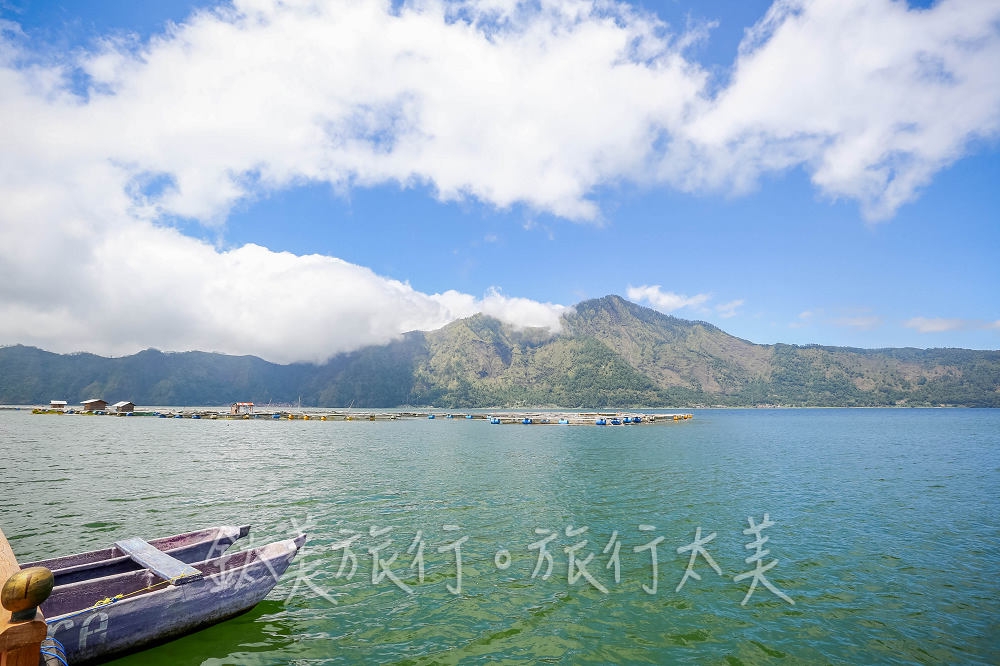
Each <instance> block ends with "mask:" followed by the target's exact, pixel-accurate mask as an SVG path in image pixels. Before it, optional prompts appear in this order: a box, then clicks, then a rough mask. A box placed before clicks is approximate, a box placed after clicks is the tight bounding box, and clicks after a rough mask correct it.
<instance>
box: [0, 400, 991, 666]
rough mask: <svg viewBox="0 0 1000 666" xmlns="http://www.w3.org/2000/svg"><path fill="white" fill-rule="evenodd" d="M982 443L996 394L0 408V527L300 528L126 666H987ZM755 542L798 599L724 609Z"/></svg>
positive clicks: (59, 535) (743, 587)
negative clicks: (607, 416) (433, 412)
mask: <svg viewBox="0 0 1000 666" xmlns="http://www.w3.org/2000/svg"><path fill="white" fill-rule="evenodd" d="M998 433H1000V413H997V412H996V411H991V410H976V411H971V410H775V411H753V410H745V411H723V410H720V411H704V412H700V413H697V414H696V416H695V418H694V419H693V420H691V421H687V422H683V423H678V424H668V425H656V426H649V425H642V426H634V427H607V428H598V427H558V426H530V427H529V426H506V425H505V426H491V425H488V424H486V423H484V422H482V421H467V420H464V419H462V420H438V421H428V420H413V421H406V420H402V421H391V422H388V421H379V422H320V421H292V422H288V421H280V422H279V421H253V420H251V421H206V420H202V421H192V420H182V419H155V418H131V419H113V418H96V417H92V418H85V417H71V416H65V417H63V416H60V417H52V416H36V415H31V414H28V413H26V412H0V455H2V456H3V457H4V459H5V460H6V461H8V465H9V470H8V471H7V473H6V474H5V475H4V479H3V480H2V481H0V493H2V494H3V499H4V500H5V501H4V503H3V504H2V505H0V524H2V525H3V528H4V531H5V532H6V533H7V535H8V537H9V538H10V540H11V544H12V545H13V547H14V549H15V551H16V552H17V553H18V555H19V557H20V558H21V559H22V560H25V561H27V560H31V559H38V558H42V557H48V556H52V555H56V554H65V553H69V552H78V551H82V550H88V549H91V548H97V547H102V546H106V545H107V544H108V543H110V542H111V541H113V540H115V539H118V538H123V537H126V536H130V535H139V536H144V537H147V538H152V537H156V536H164V535H167V534H173V533H178V532H184V531H188V530H191V529H196V528H199V527H205V526H209V525H215V524H242V523H251V524H253V526H254V528H253V531H252V533H251V537H250V538H248V539H246V540H244V541H245V543H240V544H238V545H237V546H236V547H237V548H240V547H242V548H246V547H249V546H251V545H259V544H262V543H265V542H267V541H271V540H274V539H278V538H285V537H286V536H288V535H289V534H292V533H294V532H296V531H298V530H300V529H304V530H305V531H307V532H308V533H309V542H308V544H307V545H306V547H305V549H304V550H303V551H302V552H301V553H300V556H299V558H298V559H297V560H296V561H295V562H294V563H293V565H292V567H291V568H290V569H289V570H288V572H287V573H286V574H285V576H284V578H283V580H282V582H281V584H280V585H279V586H278V587H277V588H275V590H274V592H272V594H271V595H270V597H269V598H268V600H267V601H265V602H264V603H262V604H260V605H259V606H257V607H256V608H255V609H254V610H253V611H252V612H250V613H248V614H246V615H244V616H242V617H239V618H236V619H234V620H231V621H228V622H226V623H223V624H221V625H217V626H215V627H211V628H208V629H206V630H204V631H201V632H199V633H197V634H194V635H192V636H189V637H186V638H184V639H181V640H179V641H175V642H172V643H169V644H167V645H164V646H161V647H159V648H155V649H153V650H149V651H146V652H144V653H142V654H140V655H133V656H130V657H126V658H123V659H121V660H119V661H118V662H115V663H116V664H120V665H123V666H124V665H128V664H136V665H138V664H140V663H141V664H143V666H149V665H150V664H151V663H152V664H157V663H163V664H166V663H170V664H212V665H214V666H217V665H223V664H288V663H295V664H323V663H342V662H343V663H356V662H380V663H413V664H431V663H473V662H480V661H490V660H499V661H523V662H547V661H563V662H565V661H570V662H573V663H595V664H596V663H664V662H674V663H676V662H680V663H704V662H723V661H724V662H727V663H732V664H738V663H745V664H750V663H761V662H769V661H774V660H782V659H790V660H792V661H794V662H802V661H810V662H811V661H846V662H876V661H877V662H888V663H927V662H963V661H981V662H985V663H990V662H994V663H995V662H997V661H998V660H1000V654H998V648H997V647H996V636H997V617H998V616H1000V612H998V611H1000V602H998V599H1000V594H998V591H1000V590H998V584H997V582H996V581H997V580H998V576H1000V545H998V544H1000V507H998V501H997V499H996V488H997V487H1000V483H998V481H1000V435H998ZM765 514H768V515H769V516H770V518H771V520H772V521H773V522H774V525H773V526H769V527H767V528H766V529H764V530H763V531H762V532H761V533H762V536H764V537H767V538H768V541H767V542H766V544H765V545H761V546H759V547H755V546H753V545H750V546H749V547H748V544H752V543H753V542H754V539H755V536H754V535H753V534H752V533H747V534H745V533H744V530H747V529H749V527H750V523H749V519H753V520H754V521H755V523H757V524H759V523H760V522H761V520H763V517H764V515H765ZM584 528H585V529H584ZM699 528H700V529H701V533H702V536H707V535H709V534H711V533H713V532H714V533H716V536H715V537H714V538H713V539H712V540H711V541H710V542H705V543H704V549H705V552H707V553H708V554H709V555H710V557H711V558H712V559H713V561H714V562H716V563H717V565H718V567H719V569H720V570H721V572H722V573H721V575H720V574H718V573H716V571H715V570H714V568H713V567H712V566H710V565H709V564H708V561H707V560H706V559H705V557H704V556H703V555H700V556H699V557H697V558H696V560H695V561H694V563H693V565H692V567H693V569H692V570H693V572H694V573H696V574H698V576H699V577H698V578H696V577H689V578H688V579H687V580H686V581H685V582H684V585H683V588H682V589H680V590H679V591H678V590H677V586H678V585H679V584H680V582H681V580H682V577H683V576H684V574H685V570H686V568H687V567H688V566H689V564H690V559H689V558H690V550H687V551H683V552H680V553H678V552H677V551H678V548H683V547H684V546H686V545H688V544H691V543H692V542H694V540H695V538H696V534H697V533H698V529H699ZM543 541H544V542H545V543H544V550H546V551H547V552H548V554H549V555H551V558H552V559H551V573H550V574H549V575H548V577H545V576H544V574H545V573H546V572H547V570H548V564H549V562H548V559H547V557H545V556H544V555H543V553H542V552H541V551H542V550H543V549H542V548H541V547H540V546H539V545H538V544H539V543H541V542H543ZM345 544H347V548H345ZM456 544H458V545H457V546H456ZM765 549H766V550H767V551H769V552H768V553H766V554H764V555H763V556H762V557H761V558H760V559H761V566H763V565H767V564H769V563H770V562H772V561H776V564H774V565H773V568H770V569H768V570H767V571H766V573H764V574H763V575H764V576H765V577H766V579H767V580H768V582H770V583H772V584H773V586H774V587H775V588H776V589H778V590H780V591H782V593H784V594H787V595H788V597H789V598H790V599H791V600H794V602H795V603H794V605H793V604H791V603H788V602H786V601H784V600H783V599H782V598H781V597H779V596H777V595H776V594H774V593H772V592H771V591H769V590H768V589H767V588H766V587H765V585H764V584H763V582H761V584H759V585H758V586H757V587H756V589H755V590H754V592H753V594H752V596H751V597H750V598H749V599H748V600H747V603H746V605H741V601H743V599H744V598H745V596H746V594H747V590H748V589H749V585H750V583H751V582H752V578H749V577H748V578H745V579H743V580H739V581H736V580H734V577H738V576H739V575H740V574H742V573H746V572H750V571H752V570H753V569H754V567H755V566H757V565H756V563H755V562H754V561H751V562H749V563H748V562H747V561H746V558H747V557H748V556H751V555H753V554H754V553H755V552H758V551H762V550H765ZM348 551H349V552H350V554H351V555H352V556H353V559H352V558H351V557H350V556H348ZM373 551H374V552H373ZM571 553H572V557H573V560H574V562H575V565H574V566H571V565H570V562H569V559H570V557H571ZM654 554H655V556H656V559H655V565H656V567H655V570H654V567H653V557H652V556H653V555H654ZM457 556H458V557H460V558H461V575H462V580H461V593H460V594H455V593H453V592H454V591H456V589H457V584H458V579H457V574H458V573H459V570H458V567H457V560H456V557H457ZM588 558H589V559H588ZM581 563H582V564H581ZM581 567H582V569H581ZM352 570H353V572H352ZM582 570H585V571H586V574H587V575H583V573H582ZM616 571H617V577H616ZM654 573H655V577H654ZM588 576H589V578H588ZM394 579H395V580H396V581H397V582H398V583H399V584H396V583H394ZM571 579H572V580H571ZM373 580H375V581H376V582H373ZM588 581H594V582H596V583H598V584H599V586H600V587H603V588H605V589H606V590H607V592H606V593H605V592H602V591H601V590H600V589H598V586H596V585H594V584H591V582H588ZM653 584H655V585H656V589H655V594H650V593H649V591H650V590H652V585H653ZM644 586H645V587H644Z"/></svg>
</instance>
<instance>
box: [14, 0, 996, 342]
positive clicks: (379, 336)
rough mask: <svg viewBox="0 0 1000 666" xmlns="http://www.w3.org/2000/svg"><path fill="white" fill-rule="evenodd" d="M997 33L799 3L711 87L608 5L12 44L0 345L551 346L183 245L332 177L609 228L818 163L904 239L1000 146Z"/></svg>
mask: <svg viewBox="0 0 1000 666" xmlns="http://www.w3.org/2000/svg"><path fill="white" fill-rule="evenodd" d="M998 24H1000V6H998V5H997V3H995V2H979V3H975V2H961V1H960V0H943V1H942V2H939V3H937V4H936V5H934V6H933V7H932V8H931V9H927V10H913V9H909V8H908V7H907V6H906V4H905V3H902V2H891V1H890V0H851V1H848V0H815V1H811V2H805V1H798V0H794V1H793V0H778V1H777V2H776V3H775V4H774V6H773V7H772V8H771V10H770V11H769V12H768V13H767V15H766V16H765V17H764V18H763V19H762V21H761V22H760V23H759V24H758V25H757V26H755V27H754V28H753V29H751V30H750V31H749V32H748V34H747V38H746V40H745V41H744V44H743V46H742V47H741V50H740V55H739V58H738V60H737V62H736V63H735V66H734V69H733V71H732V76H731V80H730V83H728V84H727V86H726V87H724V88H722V89H719V90H717V89H716V88H717V86H716V85H715V81H713V79H712V77H711V76H710V75H709V73H708V72H707V71H706V70H705V69H704V68H702V67H700V66H699V65H698V64H697V63H696V62H694V61H692V60H691V59H690V58H689V57H688V56H687V55H686V49H687V47H688V46H690V44H692V43H693V42H694V41H697V40H698V39H701V38H704V36H705V35H704V30H703V29H702V28H699V29H697V30H694V31H692V32H688V33H674V32H671V30H670V28H669V27H668V26H666V25H664V24H663V23H662V21H661V20H659V19H658V18H657V17H656V16H655V15H653V14H650V13H648V12H645V11H643V10H641V9H638V8H635V7H633V6H631V5H628V4H623V3H616V2H613V1H610V0H538V1H535V2H518V1H515V0H464V1H461V0H459V1H455V2H443V1H440V0H413V1H411V2H405V3H402V4H401V5H400V4H399V3H394V2H390V1H389V0H381V1H374V0H331V1H329V2H318V1H315V0H283V1H280V2H279V1H278V0H234V2H233V4H231V5H224V6H220V7H217V8H212V9H206V10H200V11H198V12H196V13H195V14H193V15H192V16H191V17H189V18H188V19H187V20H185V21H184V22H182V23H180V24H177V25H171V26H169V27H168V28H167V29H166V30H165V31H164V32H163V33H162V34H159V35H156V36H154V37H153V38H151V39H149V40H148V41H145V42H141V41H137V40H134V39H130V38H122V37H120V36H118V37H115V38H110V37H109V38H106V39H104V40H103V41H101V42H100V43H99V45H98V46H97V47H95V48H92V49H90V50H82V51H78V52H75V53H73V54H66V55H64V56H61V57H60V56H51V55H46V56H42V55H39V54H37V53H35V52H33V51H32V50H31V44H29V43H28V42H27V41H26V39H27V38H26V37H25V36H24V35H23V34H22V33H20V31H19V30H18V29H17V26H16V25H14V24H11V23H9V22H8V23H3V25H0V90H2V91H3V94H2V95H0V146H2V147H3V149H2V151H0V201H2V202H3V205H2V206H0V341H10V342H30V343H37V344H41V345H43V346H48V347H50V348H54V349H61V350H68V349H90V350H95V351H104V352H108V353H125V352H128V351H134V350H135V349H137V348H141V347H145V346H150V345H155V346H160V347H163V348H168V349H182V348H203V349H215V350H220V351H229V352H240V353H257V354H261V355H264V356H267V357H269V358H274V359H277V360H292V359H293V358H295V359H321V358H324V357H326V356H328V355H329V354H331V353H334V352H336V351H340V350H344V349H348V348H352V347H356V346H360V345H361V344H364V343H371V342H379V341H384V340H386V339H388V338H389V337H391V336H392V335H396V334H398V333H399V332H401V331H404V330H408V329H411V328H426V327H434V326H437V325H440V324H441V323H444V322H446V321H449V320H450V319H452V318H454V317H458V316H462V315H465V314H471V313H472V312H473V311H486V312H489V313H502V314H503V316H504V317H506V318H507V319H508V320H510V321H513V322H514V323H518V324H519V325H549V326H554V325H557V322H558V314H559V312H561V309H560V306H556V305H552V304H540V303H534V302H531V301H527V300H524V299H519V298H508V297H504V296H502V295H500V293H499V292H494V293H489V294H486V295H485V296H484V297H482V298H477V297H473V296H470V295H463V294H457V293H453V292H447V293H444V294H423V293H420V292H418V291H416V290H414V289H412V288H411V287H410V286H409V285H407V284H406V283H403V282H399V281H396V280H393V279H390V278H386V277H383V276H378V275H375V274H374V273H372V272H371V271H369V270H367V269H365V268H363V267H359V266H353V265H351V264H347V263H345V262H343V261H340V260H338V259H336V258H332V257H318V256H305V257H300V256H293V255H288V254H284V253H275V252H271V251H269V250H267V249H265V248H260V247H255V246H246V247H242V248H235V249H231V250H222V249H219V248H215V247H212V246H211V245H208V244H205V243H202V242H200V241H196V240H193V239H191V238H189V237H186V236H184V235H183V234H181V233H179V232H178V231H176V230H175V229H172V228H170V227H169V226H167V225H168V224H169V223H170V221H171V220H173V219H176V218H184V219H189V220H195V221H197V222H198V223H200V224H203V225H206V226H209V227H211V226H213V225H224V224H225V221H226V217H227V215H228V213H229V211H230V210H231V208H232V207H233V206H234V205H235V204H236V203H238V202H240V201H241V200H245V199H247V198H253V197H256V196H261V195H264V194H266V193H268V192H271V191H277V190H281V189H286V188H291V187H296V186H298V185H300V184H303V183H317V182H325V183H329V184H331V185H332V186H334V187H337V188H351V187H366V186H370V185H375V184H381V183H397V184H401V185H403V186H410V185H420V186H427V187H429V188H430V189H431V191H433V192H434V193H435V195H436V196H437V197H438V198H439V199H441V200H454V199H463V198H474V199H476V200H478V201H481V202H484V203H486V204H488V205H492V206H495V207H498V208H506V207H510V206H512V205H515V204H519V205H524V206H527V207H528V208H530V209H533V210H536V211H540V212H544V213H549V214H552V215H556V216H560V217H563V218H567V219H571V220H593V219H595V218H597V217H598V216H599V215H600V210H599V207H598V205H597V203H596V202H595V196H596V195H595V194H594V193H595V191H597V190H598V189H600V188H602V187H605V186H607V185H609V184H614V183H617V182H623V181H624V182H635V183H639V184H642V185H647V186H661V185H666V186H671V187H676V188H680V189H684V190H692V191H704V190H711V189H725V190H730V191H742V190H745V189H747V188H750V187H753V185H754V183H755V182H756V181H757V179H758V178H760V177H761V176H762V175H764V174H767V173H768V172H774V171H780V170H783V169H788V168H792V167H797V166H800V167H803V168H804V169H806V170H807V172H808V173H810V174H811V176H812V179H813V182H814V183H815V185H816V187H817V188H819V190H820V191H822V192H824V193H826V194H828V195H830V196H833V197H849V198H852V199H855V200H857V201H859V202H860V203H861V205H862V207H863V209H864V210H865V212H866V214H868V215H869V216H870V217H872V218H873V219H877V218H883V217H886V216H889V215H891V214H892V213H893V212H894V211H895V210H896V209H897V208H898V206H900V205H902V204H903V203H905V202H907V201H909V200H911V199H912V198H913V197H914V196H916V193H917V192H918V190H919V188H920V187H921V186H922V185H924V184H925V183H926V182H928V180H929V179H930V178H931V177H932V176H933V174H934V173H935V172H936V171H938V170H940V169H941V168H943V167H944V166H947V165H948V164H950V163H952V162H954V161H955V160H957V159H959V158H960V157H961V156H962V155H963V154H964V153H965V152H967V151H968V150H970V146H971V145H973V144H974V142H975V141H976V140H977V139H980V138H989V137H993V136H996V133H997V131H998V119H1000V68H997V67H996V63H997V62H1000V30H998V27H997V26H998ZM636 289H638V290H639V291H637V292H636V294H637V295H633V294H631V293H630V296H629V297H630V298H633V299H634V300H642V299H645V300H647V301H648V302H650V303H651V304H653V305H654V307H658V308H659V309H663V310H665V311H671V310H674V309H678V308H680V307H693V306H698V305H702V304H703V303H705V302H706V301H707V300H708V296H707V295H705V294H698V295H695V296H691V297H688V296H683V295H678V294H673V293H670V292H664V291H662V290H661V289H660V288H659V287H639V288H636ZM165 304H169V307H165V306H164V305H165ZM729 305H731V304H729ZM720 307H721V306H720ZM730 311H735V305H734V306H733V307H732V308H728V309H725V308H723V309H722V310H720V313H722V314H725V313H726V312H730Z"/></svg>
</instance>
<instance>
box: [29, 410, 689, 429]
mask: <svg viewBox="0 0 1000 666" xmlns="http://www.w3.org/2000/svg"><path fill="white" fill-rule="evenodd" d="M33 411H34V413H36V414H63V413H65V414H74V415H95V414H96V415H106V416H118V417H123V416H146V417H158V418H175V419H205V420H211V421H217V420H221V421H236V420H244V421H248V420H265V419H267V420H275V421H277V420H285V421H397V420H404V419H427V420H445V421H448V420H458V419H461V420H471V421H486V422H487V423H490V424H494V425H509V424H516V425H598V426H618V425H648V424H657V423H660V424H662V423H676V422H678V421H686V420H688V419H690V418H693V415H692V414H689V413H659V412H612V411H587V412H565V411H548V410H534V411H520V410H518V411H515V410H498V411H493V412H488V411H482V410H477V411H475V412H449V411H443V410H427V411H398V410H359V409H347V410H336V409H318V408H314V409H300V408H295V409H293V410H288V409H285V410H279V411H270V410H267V411H255V412H253V413H251V414H231V413H228V412H217V411H211V410H206V409H203V408H163V409H159V410H155V411H146V410H142V411H140V410H137V411H135V412H127V413H114V412H80V411H74V410H68V411H66V412H60V411H58V410H51V409H35V410H33Z"/></svg>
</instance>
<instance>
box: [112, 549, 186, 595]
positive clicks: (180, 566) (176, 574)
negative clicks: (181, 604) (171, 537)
mask: <svg viewBox="0 0 1000 666" xmlns="http://www.w3.org/2000/svg"><path fill="white" fill-rule="evenodd" d="M115 545H116V546H117V547H118V548H120V549H121V550H122V552H124V553H125V554H127V555H128V556H129V557H130V558H132V560H133V561H135V562H136V563H138V564H139V565H141V566H142V567H143V568H146V569H149V570H150V571H152V572H153V573H154V574H156V575H157V576H159V577H160V578H162V579H163V580H166V581H170V584H171V585H176V584H178V583H189V582H191V581H194V580H198V579H199V578H201V576H202V573H201V572H200V571H198V570H197V569H195V568H194V567H193V566H191V565H190V564H185V563H184V562H181V561H180V560H178V559H176V558H173V557H171V556H170V555H167V554H166V553H164V552H163V551H161V550H157V548H156V547H155V546H152V545H150V544H149V543H148V542H147V541H145V540H143V539H140V538H139V537H132V538H130V539H122V540H121V541H116V542H115Z"/></svg>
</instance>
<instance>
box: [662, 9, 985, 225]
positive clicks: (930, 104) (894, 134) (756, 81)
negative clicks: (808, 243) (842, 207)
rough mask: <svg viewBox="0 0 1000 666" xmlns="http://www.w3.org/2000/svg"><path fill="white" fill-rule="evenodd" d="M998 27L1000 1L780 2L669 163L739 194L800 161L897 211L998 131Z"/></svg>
mask: <svg viewBox="0 0 1000 666" xmlns="http://www.w3.org/2000/svg"><path fill="white" fill-rule="evenodd" d="M998 26H1000V4H998V3H997V2H995V1H989V2H963V1H961V0H953V1H948V0H944V1H942V2H938V3H936V4H935V5H934V6H933V7H932V8H930V9H926V10H918V9H909V8H908V7H907V3H905V2H894V1H891V0H854V1H845V0H777V1H776V2H775V3H774V5H773V6H772V7H771V9H770V11H768V13H767V16H766V17H765V18H764V19H763V20H762V21H761V22H760V23H758V24H757V25H756V26H755V27H754V28H753V29H751V30H750V31H749V32H748V34H747V37H746V39H745V40H744V42H743V44H742V45H741V49H740V56H739V59H738V60H737V63H736V67H735V71H734V74H733V79H732V83H731V85H729V86H728V87H727V88H726V89H725V90H723V91H722V92H721V93H720V94H719V95H718V97H717V98H716V99H714V100H711V101H707V102H706V103H705V107H704V109H701V110H699V111H698V112H697V113H695V114H694V117H693V119H692V121H691V122H690V123H688V124H687V126H686V127H685V128H684V130H683V131H682V132H681V133H680V138H678V146H677V147H676V148H675V150H674V151H672V153H670V154H668V155H667V159H666V160H665V165H664V167H663V172H664V173H665V174H666V175H667V177H669V178H670V179H671V180H673V181H674V182H678V183H681V184H682V185H684V186H686V187H688V188H691V189H696V188H701V187H705V186H713V185H714V186H718V187H731V188H735V189H737V190H742V189H746V188H749V187H752V186H753V185H754V183H755V182H756V181H757V179H758V178H759V176H760V175H761V174H763V173H767V172H769V171H777V170H782V169H787V168H791V167H795V166H800V165H801V166H804V167H806V169H807V170H808V171H809V172H810V173H811V175H812V181H813V183H814V184H815V185H816V186H817V187H818V188H820V190H821V191H822V192H824V193H825V194H827V195H829V196H831V197H849V198H852V199H856V200H858V201H859V202H860V203H861V205H862V208H863V210H864V212H865V214H866V215H867V216H868V217H869V218H870V219H875V220H878V219H884V218H887V217H890V216H892V215H893V214H894V212H895V211H896V209H897V208H898V207H899V206H901V205H902V204H904V203H906V202H908V201H911V200H913V199H914V198H915V197H916V195H917V191H918V190H919V188H920V187H922V186H924V185H926V184H927V183H928V182H929V181H930V179H931V177H932V176H933V175H934V174H935V173H936V172H937V171H939V170H940V169H942V168H943V167H945V166H947V165H949V164H951V163H952V162H954V161H955V160H957V159H958V158H960V157H961V156H962V155H963V154H964V153H965V152H966V151H967V150H969V146H970V144H973V143H974V142H975V141H976V140H977V139H980V138H984V137H985V138H988V137H995V136H996V134H997V131H998V129H1000V68H997V67H996V63H997V62H1000V28H998ZM694 159H698V160H701V161H702V162H703V163H704V166H701V167H698V168H693V169H692V168H691V162H692V160H694Z"/></svg>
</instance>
